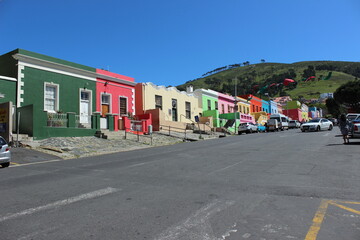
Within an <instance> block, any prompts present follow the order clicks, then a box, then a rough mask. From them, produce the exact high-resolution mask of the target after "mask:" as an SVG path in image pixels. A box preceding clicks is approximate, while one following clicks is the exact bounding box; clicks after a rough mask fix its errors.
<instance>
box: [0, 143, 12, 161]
mask: <svg viewBox="0 0 360 240" xmlns="http://www.w3.org/2000/svg"><path fill="white" fill-rule="evenodd" d="M10 160H11V153H10V147H9V145H8V144H7V142H6V141H5V139H4V138H3V137H0V165H1V166H2V167H3V168H4V167H8V166H10Z"/></svg>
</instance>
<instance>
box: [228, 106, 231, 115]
mask: <svg viewBox="0 0 360 240" xmlns="http://www.w3.org/2000/svg"><path fill="white" fill-rule="evenodd" d="M228 113H231V108H230V105H228Z"/></svg>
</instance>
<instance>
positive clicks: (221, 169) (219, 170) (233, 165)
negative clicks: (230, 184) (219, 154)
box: [208, 161, 244, 175]
mask: <svg viewBox="0 0 360 240" xmlns="http://www.w3.org/2000/svg"><path fill="white" fill-rule="evenodd" d="M243 162H244V161H240V162H237V163H235V164H231V165H229V166H227V167H224V168H220V169H218V170H215V171H212V172H209V173H208V175H210V174H213V173H216V172H221V171H224V170H226V169H228V168H231V167H235V166H236V165H239V164H240V163H243Z"/></svg>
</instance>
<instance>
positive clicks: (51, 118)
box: [47, 112, 68, 127]
mask: <svg viewBox="0 0 360 240" xmlns="http://www.w3.org/2000/svg"><path fill="white" fill-rule="evenodd" d="M67 123H68V118H67V115H66V113H49V112H48V113H47V126H48V127H67Z"/></svg>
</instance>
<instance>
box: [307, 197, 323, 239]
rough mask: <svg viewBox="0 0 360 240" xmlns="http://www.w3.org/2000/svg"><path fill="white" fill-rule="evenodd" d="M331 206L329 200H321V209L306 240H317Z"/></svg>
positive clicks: (316, 214)
mask: <svg viewBox="0 0 360 240" xmlns="http://www.w3.org/2000/svg"><path fill="white" fill-rule="evenodd" d="M328 206H329V200H325V199H323V200H321V203H320V207H319V209H318V210H317V212H316V213H315V216H314V218H313V224H312V226H311V227H310V229H309V231H308V233H307V234H306V237H305V239H304V240H316V237H317V235H318V233H319V231H320V228H321V224H322V222H323V220H324V217H325V213H326V210H327V208H328Z"/></svg>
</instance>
